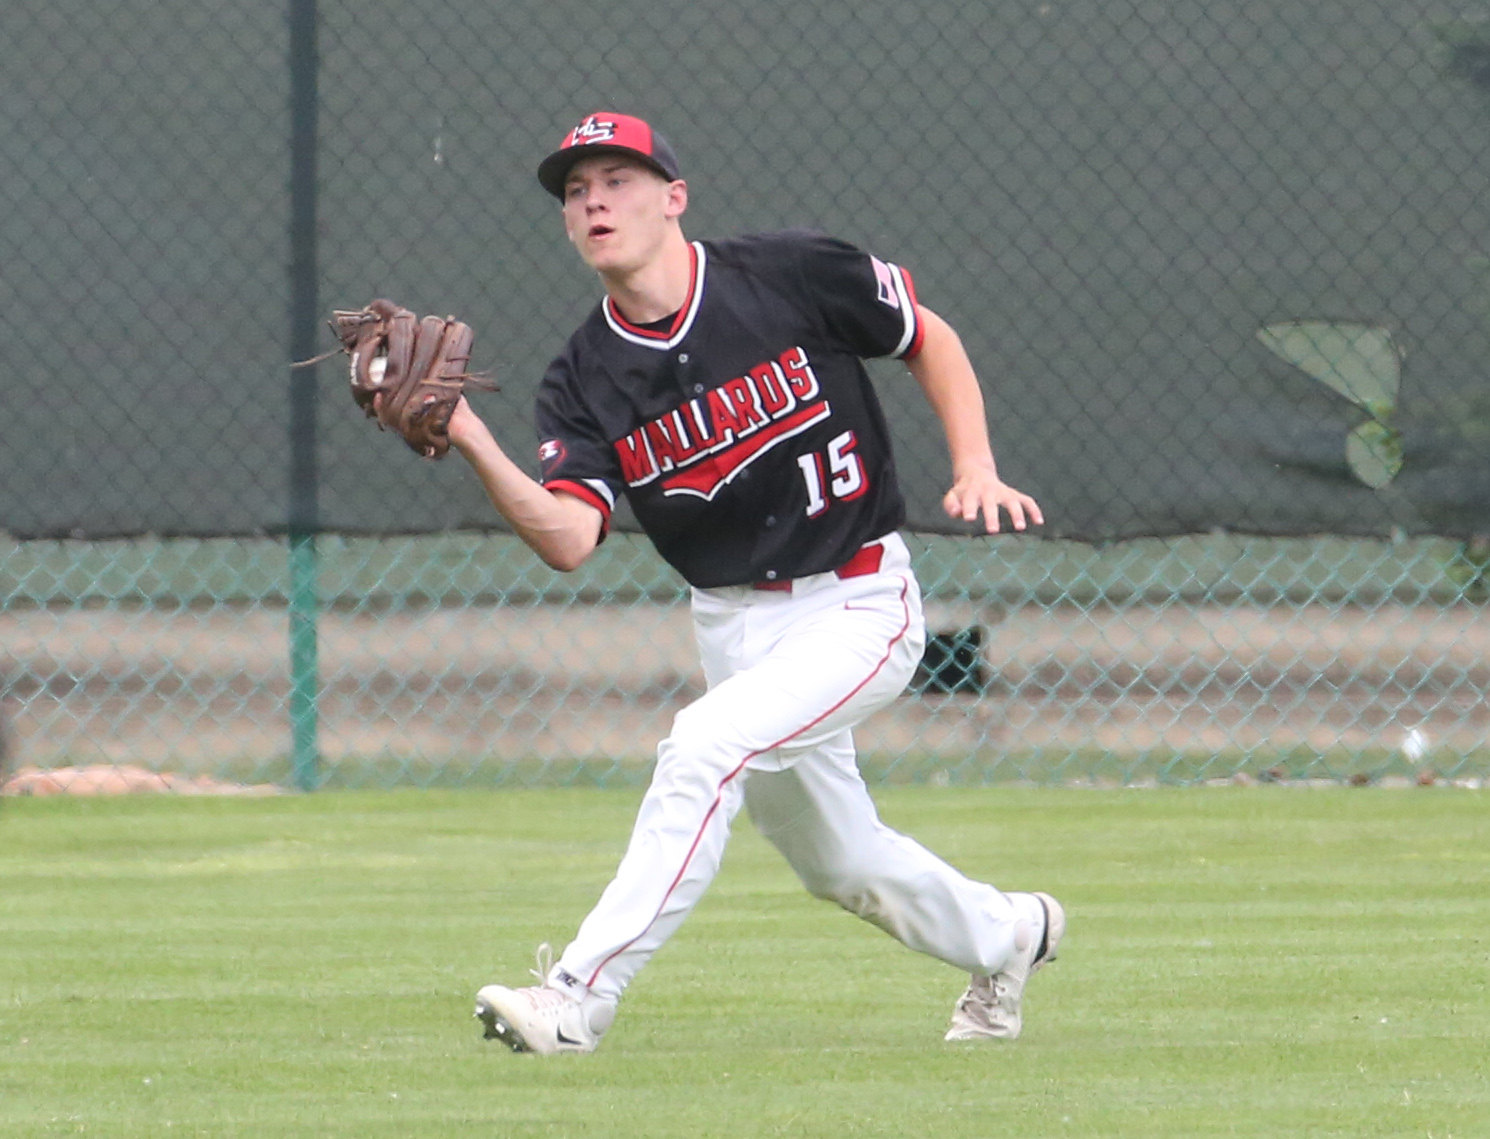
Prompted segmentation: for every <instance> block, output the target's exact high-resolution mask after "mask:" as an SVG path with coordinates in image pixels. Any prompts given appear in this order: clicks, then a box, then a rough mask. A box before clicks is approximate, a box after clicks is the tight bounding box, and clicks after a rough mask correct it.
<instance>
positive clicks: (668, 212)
mask: <svg viewBox="0 0 1490 1139" xmlns="http://www.w3.org/2000/svg"><path fill="white" fill-rule="evenodd" d="M687 208H688V183H687V182H685V181H683V179H681V178H679V179H678V180H677V181H676V182H669V183H668V184H667V202H666V203H665V204H664V206H663V216H664V217H669V218H677V217H682V216H683V211H684V210H686V209H687Z"/></svg>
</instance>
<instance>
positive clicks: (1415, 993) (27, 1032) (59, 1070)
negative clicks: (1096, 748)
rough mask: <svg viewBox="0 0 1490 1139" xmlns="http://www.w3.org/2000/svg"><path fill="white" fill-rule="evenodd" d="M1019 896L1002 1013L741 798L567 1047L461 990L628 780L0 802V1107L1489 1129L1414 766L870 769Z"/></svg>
mask: <svg viewBox="0 0 1490 1139" xmlns="http://www.w3.org/2000/svg"><path fill="white" fill-rule="evenodd" d="M879 797H880V801H881V804H882V808H883V812H884V815H885V817H886V818H887V820H889V821H890V822H891V823H893V824H894V825H896V826H899V827H900V828H902V829H904V830H907V831H909V832H910V833H912V834H913V835H915V836H916V837H918V838H920V839H922V840H923V841H924V842H926V843H927V844H928V845H930V846H931V847H932V848H933V849H936V850H938V851H939V852H940V853H942V854H944V855H945V856H946V857H948V858H949V859H950V860H951V861H953V862H955V863H956V864H958V865H959V866H961V867H962V868H964V869H965V870H967V871H968V872H969V873H972V874H974V875H976V876H980V877H984V878H987V879H989V880H991V881H993V882H995V883H997V884H1000V885H1003V886H1006V887H1008V888H1011V889H1022V888H1031V887H1039V888H1043V889H1049V890H1051V891H1052V892H1054V893H1055V894H1057V895H1058V896H1059V897H1060V898H1061V899H1062V900H1063V901H1064V902H1065V904H1066V906H1067V909H1068V913H1069V916H1070V930H1069V933H1068V939H1067V941H1066V943H1065V944H1064V945H1063V946H1062V953H1061V960H1060V961H1059V962H1058V963H1056V964H1055V965H1053V966H1052V967H1051V968H1050V969H1048V970H1046V971H1045V972H1043V973H1041V974H1040V976H1039V977H1038V978H1036V980H1035V981H1034V982H1033V984H1032V985H1031V988H1030V991H1029V996H1028V999H1027V1004H1026V1010H1027V1011H1026V1029H1025V1035H1024V1037H1023V1039H1021V1040H1019V1041H1018V1042H1016V1043H1013V1044H985V1045H948V1044H944V1043H943V1042H942V1040H941V1033H942V1030H943V1029H944V1027H945V1022H946V1018H947V1014H948V1012H949V1010H950V1007H951V1004H952V1001H953V1000H954V998H955V997H956V995H957V993H958V992H959V991H960V988H961V983H962V981H961V978H960V977H959V976H958V975H956V974H955V973H954V972H953V971H952V970H951V969H949V968H947V967H946V966H943V965H940V964H938V963H936V962H933V961H930V960H927V959H923V958H920V957H917V956H915V955H913V954H911V953H909V952H908V951H906V950H904V949H902V948H900V947H899V946H898V945H896V944H895V943H894V942H892V941H891V940H890V939H888V938H886V937H885V936H884V935H883V934H881V933H879V932H878V931H876V930H873V929H871V928H870V927H868V926H866V925H863V924H861V923H859V922H857V921H856V920H854V919H853V918H850V917H848V916H847V915H845V914H842V913H840V912H839V911H837V910H835V909H833V908H832V907H830V906H828V905H826V904H824V903H820V902H815V901H813V900H811V899H810V898H808V897H807V896H806V895H805V894H804V893H803V892H802V891H801V890H800V889H799V888H798V887H797V885H796V883H795V880H794V879H793V878H792V877H791V875H790V872H789V871H788V870H787V869H786V868H785V866H784V864H783V863H782V862H781V861H780V860H779V859H778V858H777V856H776V855H775V853H774V852H773V851H772V850H771V849H770V848H769V847H768V846H766V844H765V843H764V842H762V841H761V839H759V838H758V837H757V836H756V835H755V834H754V833H753V831H752V830H751V828H750V827H749V825H748V823H746V822H745V821H744V820H743V819H742V821H741V823H740V825H739V826H738V828H737V831H736V837H735V840H734V843H733V845H732V846H731V849H730V852H729V855H728V856H727V858H726V861H725V866H724V870H723V872H722V873H721V875H720V877H719V879H718V880H717V882H716V883H715V885H714V888H713V890H712V891H711V893H710V894H709V896H708V897H707V898H706V899H705V900H704V903H703V904H702V905H701V906H700V908H699V910H698V911H697V912H696V913H695V915H694V916H693V918H692V919H691V920H690V921H689V922H688V923H687V924H686V925H685V926H684V927H683V930H682V932H681V933H680V934H679V935H678V936H677V937H676V938H675V939H674V940H673V942H672V943H671V944H669V945H668V946H667V947H666V948H665V949H664V950H663V951H662V952H661V953H660V954H659V955H658V957H657V958H656V960H655V961H654V962H653V963H652V965H651V966H650V967H649V968H648V969H647V970H645V971H644V972H643V973H642V974H641V976H640V977H639V978H638V979H637V981H636V983H635V985H634V986H633V987H632V989H631V991H630V993H629V994H628V997H627V1000H626V1001H625V1003H624V1004H623V1006H622V1013H621V1016H620V1018H619V1019H618V1021H617V1024H616V1027H615V1028H614V1029H613V1030H612V1031H611V1033H610V1035H609V1036H608V1037H607V1039H606V1041H605V1044H604V1046H603V1048H602V1049H601V1051H600V1052H599V1053H597V1054H595V1055H593V1056H565V1057H555V1058H539V1057H532V1056H514V1055H512V1054H511V1053H509V1052H507V1051H506V1050H505V1049H503V1048H500V1047H498V1046H494V1045H492V1044H488V1043H484V1042H483V1041H481V1040H480V1038H479V1032H478V1029H477V1026H476V1025H475V1022H473V1021H471V1020H470V1019H469V1016H470V1009H471V998H472V995H473V993H474V991H475V989H476V988H477V987H478V986H480V985H481V984H483V983H485V982H487V981H491V980H503V981H506V982H507V983H515V982H518V981H521V980H522V979H523V978H525V977H526V969H527V968H528V967H529V966H530V965H531V964H532V951H533V949H534V947H535V945H536V944H537V943H538V942H539V941H541V940H545V939H547V940H551V941H553V942H555V943H558V944H562V943H563V941H564V940H565V939H566V938H567V937H568V936H569V935H570V934H571V933H572V932H573V929H574V927H575V925H576V923H577V922H578V920H579V919H580V917H582V916H583V913H584V911H585V910H586V908H587V907H588V905H589V904H590V902H591V901H592V900H593V899H594V897H595V895H596V893H597V892H598V891H599V889H600V888H601V886H602V885H603V884H604V883H605V881H606V880H607V879H608V877H609V874H610V872H611V870H612V869H613V867H614V864H615V861H616V860H617V859H618V858H619V856H620V853H621V849H622V846H623V843H624V841H625V838H626V835H627V833H628V830H629V826H630V821H631V815H632V812H633V810H634V808H635V804H636V798H637V796H636V794H635V793H632V792H621V791H581V790H572V791H511V792H503V793H477V792H462V793H443V792H439V793H435V792H424V793H419V792H400V793H376V794H353V793H332V794H324V795H318V796H312V797H304V798H282V799H268V800H253V801H242V800H236V801H235V800H201V799H185V800H181V799H177V800H164V799H134V800H130V801H102V800H95V801H71V802H61V801H54V800H12V801H8V802H6V803H5V804H4V806H3V809H0V954H3V956H0V960H3V962H4V965H3V971H0V1135H4V1136H5V1137H7V1139H21V1137H29V1136H43V1135H45V1136H51V1135H74V1134H87V1135H94V1136H120V1137H125V1136H151V1137H159V1136H173V1135H183V1136H187V1135H206V1136H252V1137H254V1139H273V1137H279V1136H296V1137H317V1136H358V1137H360V1139H369V1137H380V1136H388V1137H395V1136H396V1137H400V1139H413V1137H422V1136H441V1137H450V1136H484V1137H492V1136H501V1137H529V1136H576V1137H578V1136H587V1137H588V1136H595V1137H605V1139H610V1137H615V1139H629V1137H646V1139H671V1137H679V1139H682V1137H689V1139H696V1137H700V1136H730V1137H732V1139H734V1137H739V1139H754V1137H757V1136H814V1137H816V1136H821V1137H823V1139H828V1137H834V1139H838V1137H843V1136H886V1137H892V1136H893V1137H906V1136H927V1137H935V1139H958V1137H964V1136H977V1137H994V1136H1010V1137H1014V1136H1017V1137H1019V1139H1039V1137H1044V1136H1081V1137H1093V1136H1101V1137H1107V1136H1112V1137H1126V1136H1133V1137H1135V1139H1136V1137H1143V1139H1156V1137H1167V1136H1187V1137H1188V1136H1222V1135H1225V1136H1269V1137H1274V1136H1342V1137H1347V1136H1348V1137H1350V1139H1361V1137H1367V1136H1423V1137H1427V1136H1432V1137H1434V1139H1448V1137H1449V1136H1453V1137H1455V1139H1470V1137H1475V1136H1487V1135H1490V992H1487V983H1490V821H1487V820H1490V811H1487V803H1486V800H1485V799H1484V797H1483V795H1482V794H1476V793H1473V792H1464V791H1453V790H1447V789H1414V790H1410V791H1409V790H1399V791H1389V790H1379V789H1349V788H1341V789H1337V790H1322V789H1313V790H1305V789H1300V788H1281V787H1257V788H1228V789H1219V788H1192V789H1187V790H1165V791H1113V792H1099V791H1075V790H1030V789H998V788H993V789H978V790H967V789H927V788H905V789H893V790H887V791H884V792H883V793H881V794H880V796H879Z"/></svg>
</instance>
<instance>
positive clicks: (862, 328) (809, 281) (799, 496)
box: [537, 231, 922, 588]
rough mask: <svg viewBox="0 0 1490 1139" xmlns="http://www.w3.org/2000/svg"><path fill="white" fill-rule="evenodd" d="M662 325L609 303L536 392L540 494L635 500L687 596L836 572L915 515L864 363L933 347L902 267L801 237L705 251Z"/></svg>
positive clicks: (603, 506)
mask: <svg viewBox="0 0 1490 1139" xmlns="http://www.w3.org/2000/svg"><path fill="white" fill-rule="evenodd" d="M689 248H690V249H691V251H692V256H693V277H692V285H691V288H690V290H689V295H688V300H687V302H686V303H685V304H684V306H683V307H682V308H681V309H680V310H679V311H678V312H677V313H676V314H675V315H674V316H672V317H671V318H669V319H668V320H665V321H660V322H658V323H657V324H655V325H650V326H640V325H634V324H631V323H629V322H628V321H627V320H626V319H625V317H623V316H622V315H621V313H620V312H619V311H618V310H617V309H616V307H615V306H614V305H613V304H612V303H611V301H610V298H608V297H607V298H606V299H605V300H603V301H602V302H601V303H600V305H599V306H598V307H597V308H596V309H595V311H594V312H593V313H591V315H590V316H589V318H588V319H586V321H585V322H584V324H583V325H581V326H580V328H579V329H578V331H576V332H575V334H574V335H573V336H572V337H571V338H570V340H569V343H568V345H567V346H566V347H565V349H564V352H563V353H562V354H561V355H560V356H559V357H558V358H557V359H556V360H554V362H553V363H552V364H551V365H550V366H549V369H548V372H547V373H546V374H545V376H544V378H543V383H542V384H541V386H540V387H539V391H538V405H537V420H538V433H539V438H540V440H541V443H540V445H539V452H538V453H539V461H540V463H541V465H542V480H543V484H544V485H545V486H546V487H548V488H549V489H551V490H562V491H567V492H568V493H570V494H574V495H577V496H578V497H580V498H582V499H583V500H585V501H586V502H589V503H592V504H593V505H594V506H595V507H597V508H598V509H599V510H600V511H601V512H602V513H603V514H604V515H605V519H606V524H607V525H609V521H610V513H611V510H612V509H613V508H614V506H615V503H616V501H617V496H618V495H621V494H624V495H626V497H627V500H628V501H629V502H630V504H631V508H632V511H633V513H634V514H635V515H636V519H637V521H638V522H639V523H640V525H641V527H642V529H643V530H644V531H645V532H646V534H647V536H648V537H649V538H650V539H651V540H652V542H653V544H654V545H655V546H656V547H657V550H658V552H659V553H660V554H661V555H662V557H663V558H665V559H666V560H667V561H668V563H669V564H671V565H672V566H673V567H674V568H675V569H676V570H677V571H678V572H679V573H680V574H682V575H683V577H684V578H685V579H686V580H687V581H688V582H690V583H691V584H693V585H696V586H700V587H704V588H711V587H716V586H725V585H744V584H747V583H750V582H757V581H783V580H786V579H789V578H795V577H804V576H806V575H808V574H813V573H821V572H824V571H826V570H831V569H835V568H837V567H838V566H840V565H842V564H843V563H844V562H846V561H848V559H849V558H850V557H851V556H852V555H853V554H854V552H855V551H856V550H857V549H858V548H859V547H860V546H861V545H863V544H864V543H865V542H867V541H870V540H872V539H874V538H878V537H880V536H881V535H883V534H886V533H888V532H889V531H891V530H894V529H895V528H896V527H898V526H900V525H901V524H902V523H903V522H904V521H905V502H904V499H903V498H902V497H901V493H900V488H899V486H898V484H897V482H896V478H895V466H894V462H893V459H892V457H891V453H890V438H889V432H888V431H887V429H886V426H885V417H884V413H883V411H882V410H881V408H880V404H879V400H878V399H877V398H876V396H875V393H874V390H873V387H872V386H871V384H870V381H869V377H868V375H867V374H866V372H865V370H864V365H863V363H862V361H863V360H864V359H869V358H874V357H880V356H897V357H902V358H907V357H910V356H913V355H915V353H916V352H917V351H918V350H919V348H920V344H921V336H922V328H921V322H920V320H919V319H918V317H917V314H916V301H915V293H914V291H913V289H912V284H911V277H910V274H909V273H908V272H906V271H905V270H903V269H901V268H900V267H898V266H896V265H892V264H889V263H887V262H885V261H881V260H879V259H878V258H876V257H872V256H870V255H869V254H867V253H864V252H862V251H860V250H858V249H856V248H854V247H853V246H852V245H849V244H847V243H845V242H841V241H836V240H833V239H831V238H827V237H823V236H820V235H817V234H812V233H806V232H795V231H794V232H787V233H776V234H761V235H754V236H749V237H741V238H736V239H732V240H728V241H695V242H693V243H691V245H690V247H689Z"/></svg>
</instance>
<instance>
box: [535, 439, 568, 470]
mask: <svg viewBox="0 0 1490 1139" xmlns="http://www.w3.org/2000/svg"><path fill="white" fill-rule="evenodd" d="M566 454H568V452H567V451H565V450H564V444H563V443H562V442H560V441H559V440H558V439H545V440H544V441H543V442H542V443H540V444H538V465H539V466H540V467H541V468H542V469H543V473H544V474H545V475H546V474H548V472H549V471H551V470H553V469H554V468H555V467H557V466H558V465H559V464H560V463H562V462H563V461H564V456H565V455H566Z"/></svg>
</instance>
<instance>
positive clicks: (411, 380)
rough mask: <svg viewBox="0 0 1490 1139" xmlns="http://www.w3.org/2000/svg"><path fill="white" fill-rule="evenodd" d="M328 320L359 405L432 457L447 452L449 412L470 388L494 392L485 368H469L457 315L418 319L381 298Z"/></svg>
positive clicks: (467, 333)
mask: <svg viewBox="0 0 1490 1139" xmlns="http://www.w3.org/2000/svg"><path fill="white" fill-rule="evenodd" d="M330 323H331V331H333V332H334V333H336V335H337V337H338V338H339V339H340V340H341V344H342V350H343V351H345V352H347V353H348V354H350V356H351V357H352V361H351V366H350V368H349V373H350V379H351V384H352V398H353V399H354V400H356V401H357V406H358V407H360V408H362V410H363V411H364V412H365V413H366V414H367V416H368V418H369V419H374V418H375V419H377V421H378V426H379V427H380V428H384V429H386V430H389V431H396V432H397V433H398V434H400V435H402V436H403V438H404V442H405V443H407V444H408V445H409V446H410V447H412V448H413V449H414V450H415V451H417V452H418V453H419V454H421V455H423V456H424V457H425V458H427V459H439V458H443V457H444V455H445V453H446V452H447V451H449V450H450V434H449V427H450V416H451V414H452V413H453V412H454V411H455V405H456V404H457V403H458V402H460V397H461V396H462V395H463V394H464V393H465V390H466V388H468V387H473V388H481V389H482V390H484V391H496V390H497V385H496V384H494V383H492V382H491V380H490V379H488V378H487V376H486V375H485V373H478V372H469V371H467V370H466V366H467V365H468V364H469V363H470V360H471V341H472V339H473V334H472V332H471V326H470V325H468V324H466V323H465V322H463V321H459V320H456V319H455V318H454V317H453V316H446V317H439V316H427V317H425V318H424V319H423V320H421V319H419V317H417V316H416V315H414V313H413V312H411V311H410V310H408V309H406V308H403V307H401V306H399V305H397V304H394V303H393V302H392V301H390V300H384V299H382V298H379V299H378V300H375V301H373V302H372V303H371V304H370V305H368V306H367V307H366V308H361V309H338V310H336V311H335V312H334V313H332V317H331V322H330ZM380 396H381V397H382V398H381V399H380V398H379V397H380Z"/></svg>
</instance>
